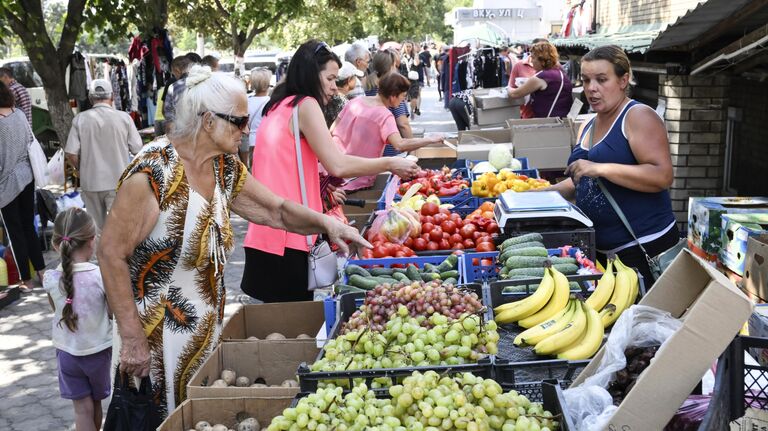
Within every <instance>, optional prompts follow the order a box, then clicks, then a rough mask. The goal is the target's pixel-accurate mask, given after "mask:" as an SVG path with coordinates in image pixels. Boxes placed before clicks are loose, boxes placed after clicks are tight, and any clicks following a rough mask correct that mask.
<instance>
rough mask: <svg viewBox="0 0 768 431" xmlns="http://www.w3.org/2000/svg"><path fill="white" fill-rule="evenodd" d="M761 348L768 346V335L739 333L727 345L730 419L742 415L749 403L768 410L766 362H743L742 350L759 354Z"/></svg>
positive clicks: (754, 354)
mask: <svg viewBox="0 0 768 431" xmlns="http://www.w3.org/2000/svg"><path fill="white" fill-rule="evenodd" d="M763 349H768V338H760V337H744V336H739V337H736V338H735V339H734V340H733V342H732V343H731V345H730V346H729V347H728V351H727V360H728V366H727V370H726V375H727V381H728V386H729V390H728V392H730V393H729V394H728V395H729V399H730V403H729V404H730V405H729V415H728V417H729V418H730V420H735V419H738V418H740V417H742V416H744V412H745V410H746V407H749V406H753V407H754V408H758V409H761V410H768V366H765V365H760V364H759V363H758V364H757V365H751V364H747V363H745V362H744V354H745V353H751V354H752V356H760V354H761V353H762V350H763ZM750 351H751V352H750ZM758 359H759V358H758ZM713 401H714V400H713Z"/></svg>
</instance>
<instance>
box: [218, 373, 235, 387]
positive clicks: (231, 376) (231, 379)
mask: <svg viewBox="0 0 768 431" xmlns="http://www.w3.org/2000/svg"><path fill="white" fill-rule="evenodd" d="M221 380H224V381H225V382H227V385H229V386H232V385H234V384H235V380H237V373H235V372H234V371H232V370H221Z"/></svg>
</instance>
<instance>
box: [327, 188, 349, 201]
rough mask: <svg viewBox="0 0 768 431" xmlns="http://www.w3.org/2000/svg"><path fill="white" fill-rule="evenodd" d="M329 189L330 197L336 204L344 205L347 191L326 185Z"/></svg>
mask: <svg viewBox="0 0 768 431" xmlns="http://www.w3.org/2000/svg"><path fill="white" fill-rule="evenodd" d="M328 188H329V189H330V191H331V198H332V199H333V202H334V203H335V204H336V205H344V202H346V201H347V192H345V191H344V190H343V189H340V188H338V187H333V186H328Z"/></svg>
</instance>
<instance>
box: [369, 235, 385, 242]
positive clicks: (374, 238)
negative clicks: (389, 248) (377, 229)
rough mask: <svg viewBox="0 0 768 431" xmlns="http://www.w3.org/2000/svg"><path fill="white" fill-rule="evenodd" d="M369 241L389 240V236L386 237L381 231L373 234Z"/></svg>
mask: <svg viewBox="0 0 768 431" xmlns="http://www.w3.org/2000/svg"><path fill="white" fill-rule="evenodd" d="M369 241H370V242H371V243H374V242H387V237H385V236H384V235H382V234H380V233H377V234H376V235H373V237H371V239H370V240H369Z"/></svg>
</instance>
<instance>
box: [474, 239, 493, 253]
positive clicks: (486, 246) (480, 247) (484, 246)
mask: <svg viewBox="0 0 768 431" xmlns="http://www.w3.org/2000/svg"><path fill="white" fill-rule="evenodd" d="M494 250H496V246H495V245H493V243H492V242H487V241H485V242H481V243H479V244H477V251H480V252H484V251H494Z"/></svg>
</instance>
